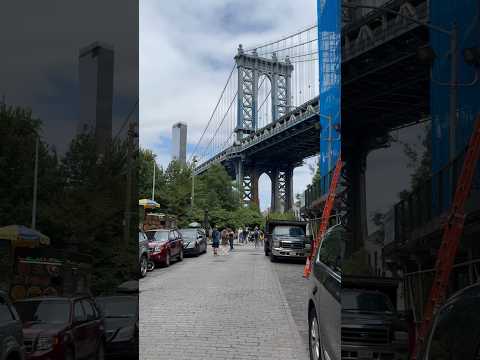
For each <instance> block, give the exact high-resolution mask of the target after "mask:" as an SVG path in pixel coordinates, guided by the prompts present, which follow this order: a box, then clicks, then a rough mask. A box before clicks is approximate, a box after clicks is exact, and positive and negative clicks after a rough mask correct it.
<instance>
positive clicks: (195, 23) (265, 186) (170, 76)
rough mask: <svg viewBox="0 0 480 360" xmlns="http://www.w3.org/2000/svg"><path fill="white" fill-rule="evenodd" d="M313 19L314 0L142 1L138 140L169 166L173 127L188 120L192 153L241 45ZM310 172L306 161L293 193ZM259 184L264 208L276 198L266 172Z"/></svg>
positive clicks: (272, 36)
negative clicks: (273, 197)
mask: <svg viewBox="0 0 480 360" xmlns="http://www.w3.org/2000/svg"><path fill="white" fill-rule="evenodd" d="M315 22H316V0H297V1H291V0H264V1H257V0H243V1H239V0H202V1H198V2H195V1H189V0H177V1H171V2H159V1H156V0H142V1H141V2H140V45H139V61H140V68H139V71H140V73H139V74H140V77H139V81H140V89H139V95H140V99H141V100H140V109H139V112H140V115H139V116H140V145H141V146H142V147H144V148H148V149H151V150H152V151H154V153H155V154H156V155H157V162H158V163H159V165H161V166H166V165H167V164H168V163H169V161H170V160H171V148H170V147H171V132H172V125H173V124H174V123H176V122H180V121H182V122H186V123H187V124H188V139H187V143H188V146H187V149H188V150H190V151H191V150H192V149H193V147H194V145H195V144H196V142H197V141H198V139H199V137H200V134H201V132H202V130H203V129H204V127H205V125H206V123H207V121H208V119H209V117H210V115H211V113H212V111H213V108H214V106H215V103H216V101H217V100H218V97H219V95H220V92H221V90H222V88H223V86H224V85H225V82H226V80H227V78H228V75H229V73H230V71H231V69H232V67H233V64H234V63H233V57H234V56H235V54H236V52H237V48H238V45H239V44H243V46H244V48H249V47H251V46H255V45H257V44H261V43H264V42H266V41H271V40H275V39H278V38H281V37H282V36H284V35H288V34H291V33H294V32H296V31H298V30H300V29H303V28H305V27H307V26H310V25H312V24H314V23H315ZM187 158H188V155H187ZM315 161H316V159H309V160H308V161H307V163H309V164H314V163H315ZM311 177H312V174H311V170H310V169H309V166H308V165H307V164H306V165H304V166H302V167H299V168H297V169H295V171H294V192H295V193H299V192H303V191H304V190H305V187H306V185H307V184H309V183H310V182H311ZM259 186H260V203H261V204H260V205H261V206H260V207H261V208H262V210H263V209H265V208H266V207H268V205H269V201H270V182H269V180H268V177H267V176H265V175H264V176H262V177H261V179H260V184H259Z"/></svg>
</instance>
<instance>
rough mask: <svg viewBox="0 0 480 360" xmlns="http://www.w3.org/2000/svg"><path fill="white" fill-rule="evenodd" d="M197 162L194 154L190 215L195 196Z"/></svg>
mask: <svg viewBox="0 0 480 360" xmlns="http://www.w3.org/2000/svg"><path fill="white" fill-rule="evenodd" d="M196 163H197V158H196V157H195V156H194V157H193V159H192V165H193V166H192V197H191V203H190V207H191V208H192V215H193V205H194V198H195V164H196Z"/></svg>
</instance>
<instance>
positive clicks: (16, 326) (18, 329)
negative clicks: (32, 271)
mask: <svg viewBox="0 0 480 360" xmlns="http://www.w3.org/2000/svg"><path fill="white" fill-rule="evenodd" d="M24 358H25V347H24V345H23V333H22V322H21V321H20V317H19V316H18V314H17V312H16V311H15V309H14V307H13V306H12V304H11V303H10V301H9V300H8V297H7V295H6V294H5V293H4V292H3V291H0V360H23V359H24Z"/></svg>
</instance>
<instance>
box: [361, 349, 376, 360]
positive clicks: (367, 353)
mask: <svg viewBox="0 0 480 360" xmlns="http://www.w3.org/2000/svg"><path fill="white" fill-rule="evenodd" d="M358 358H359V359H370V360H371V359H373V352H372V351H368V350H359V351H358Z"/></svg>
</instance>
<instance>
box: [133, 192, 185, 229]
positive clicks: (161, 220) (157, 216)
mask: <svg viewBox="0 0 480 360" xmlns="http://www.w3.org/2000/svg"><path fill="white" fill-rule="evenodd" d="M138 205H139V206H140V207H141V209H142V212H143V216H141V219H142V223H141V224H140V227H141V228H142V229H143V230H144V231H148V230H152V229H171V228H175V227H176V225H177V221H176V218H175V217H174V216H172V215H168V214H164V213H156V212H155V210H157V209H159V208H160V204H159V203H157V202H156V201H154V200H150V199H141V200H139V201H138Z"/></svg>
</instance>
